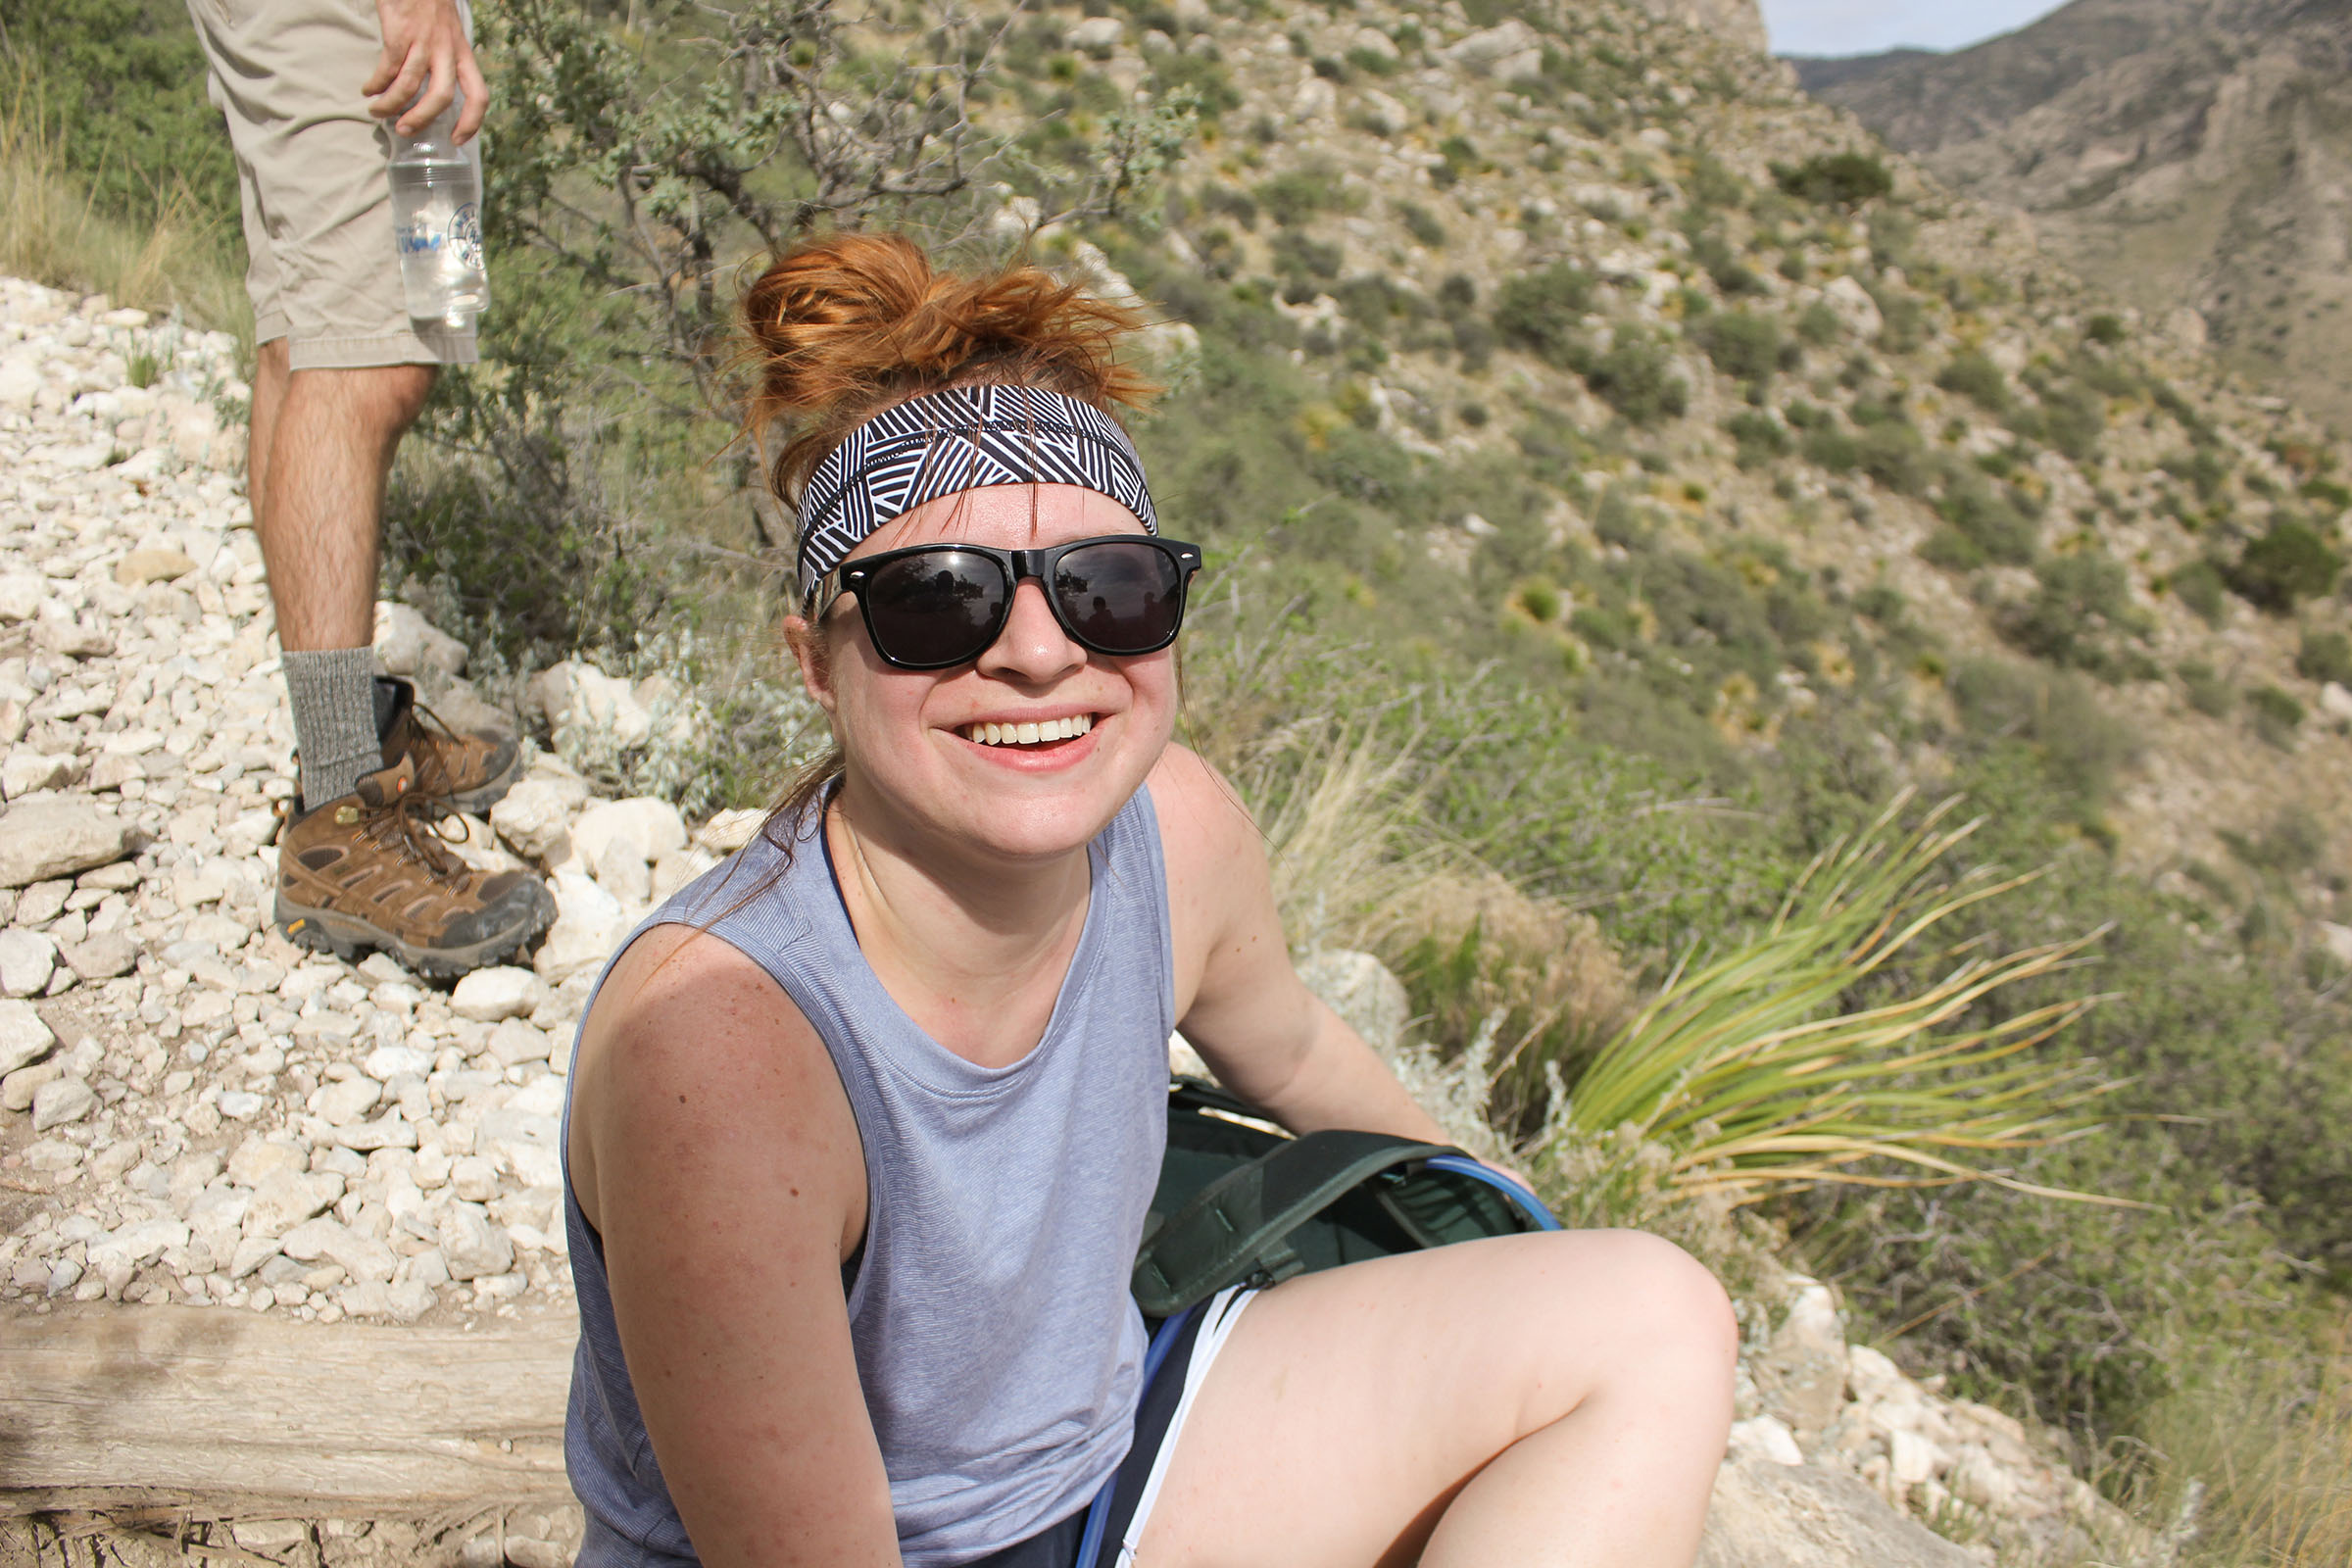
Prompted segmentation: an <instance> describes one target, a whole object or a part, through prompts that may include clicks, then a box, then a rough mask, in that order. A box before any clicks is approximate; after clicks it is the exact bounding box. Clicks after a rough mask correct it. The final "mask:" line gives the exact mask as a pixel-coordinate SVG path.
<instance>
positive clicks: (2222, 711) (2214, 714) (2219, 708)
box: [2173, 659, 2237, 718]
mask: <svg viewBox="0 0 2352 1568" xmlns="http://www.w3.org/2000/svg"><path fill="white" fill-rule="evenodd" d="M2173 672H2174V673H2175V674H2177V675H2179V676H2180V687H2181V690H2182V692H2183V693H2185V694H2186V696H2187V698H2188V706H2189V707H2191V708H2193V709H2195V710H2196V711H2198V712H2200V713H2203V714H2204V715H2205V716H2206V717H2208V718H2227V717H2229V711H2230V710H2231V709H2233V708H2235V707H2236V706H2237V692H2236V691H2235V690H2234V689H2233V688H2232V687H2231V686H2230V684H2229V681H2227V680H2226V679H2224V678H2223V677H2222V675H2221V674H2220V672H2219V671H2217V670H2216V669H2215V668H2214V667H2213V666H2212V665H2211V664H2208V663H2206V662H2204V661H2203V660H2201V659H2190V660H2184V661H2182V662H2181V663H2180V665H2179V667H2178V668H2176V669H2175V670H2174V671H2173Z"/></svg>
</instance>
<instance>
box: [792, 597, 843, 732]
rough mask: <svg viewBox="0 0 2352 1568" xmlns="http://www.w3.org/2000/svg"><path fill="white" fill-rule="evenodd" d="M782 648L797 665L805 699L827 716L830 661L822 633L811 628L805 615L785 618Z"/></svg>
mask: <svg viewBox="0 0 2352 1568" xmlns="http://www.w3.org/2000/svg"><path fill="white" fill-rule="evenodd" d="M784 646H785V647H786V648H788V649H790V650H791V651H792V658H793V662H795V663H797V664H799V665H800V666H801V685H802V686H803V687H804V688H805V689H806V690H807V691H808V693H809V701H810V702H812V703H814V704H816V706H817V707H819V708H821V709H823V710H824V711H825V714H826V716H827V717H831V716H832V713H833V660H832V657H831V655H830V654H829V653H828V652H827V651H826V649H825V638H824V633H822V632H820V631H818V630H817V629H816V628H815V627H814V626H811V625H810V624H809V619H808V617H807V616H805V615H786V616H785V617H784Z"/></svg>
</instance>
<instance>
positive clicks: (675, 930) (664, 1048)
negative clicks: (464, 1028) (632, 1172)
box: [569, 925, 862, 1220]
mask: <svg viewBox="0 0 2352 1568" xmlns="http://www.w3.org/2000/svg"><path fill="white" fill-rule="evenodd" d="M680 1140H691V1141H692V1142H693V1143H695V1144H696V1145H698V1146H700V1147H702V1148H705V1149H716V1148H724V1147H744V1146H747V1145H750V1146H757V1145H761V1144H766V1145H781V1146H784V1147H791V1148H797V1149H799V1150H802V1151H804V1152H806V1153H807V1154H809V1155H811V1156H813V1157H814V1158H815V1159H816V1160H817V1161H818V1162H819V1163H820V1164H827V1165H833V1164H838V1165H840V1166H841V1167H842V1168H841V1170H840V1171H839V1173H838V1174H839V1177H840V1179H841V1180H842V1181H843V1183H844V1184H845V1194H846V1195H847V1196H850V1197H852V1198H853V1199H855V1198H856V1197H857V1189H858V1187H859V1186H860V1184H861V1183H862V1162H861V1160H860V1158H859V1155H858V1140H857V1132H856V1118H855V1116H854V1114H853V1113H852V1111H851V1109H850V1105H849V1101H848V1097H847V1095H846V1093H845V1092H844V1091H843V1089H842V1087H841V1082H840V1077H839V1075H838V1074H837V1073H836V1072H835V1070H834V1067H833V1062H832V1058H831V1056H830V1054H828V1053H827V1052H826V1050H825V1046H824V1042H823V1040H822V1039H821V1038H819V1036H818V1035H817V1032H816V1030H815V1028H814V1027H813V1026H812V1025H811V1024H810V1023H809V1021H808V1019H807V1017H806V1016H805V1015H804V1014H803V1013H802V1012H801V1009H800V1008H799V1007H798V1006H797V1005H794V1003H793V1001H792V999H791V997H789V996H788V995H787V994H786V993H785V991H784V988H783V987H782V986H781V985H779V984H777V982H776V980H775V979H774V977H773V976H771V975H769V974H768V973H767V971H766V970H765V969H763V968H761V967H760V964H759V963H757V962H756V961H754V960H753V959H752V958H751V957H750V956H747V955H745V954H744V953H743V952H742V951H741V950H739V949H737V948H735V947H734V946H732V945H731V944H729V943H728V942H726V941H725V940H723V939H722V938H719V937H716V936H713V935H711V933H709V932H707V931H703V930H700V929H698V928H695V927H692V926H683V925H659V926H655V927H654V928H653V929H651V930H649V931H647V932H646V933H645V934H644V935H642V936H640V937H639V938H638V939H637V940H636V941H635V942H633V943H631V944H630V945H629V947H628V949H627V951H626V952H624V953H623V954H622V955H621V956H620V958H619V960H618V961H617V962H616V963H615V964H614V965H613V971H612V973H610V974H609V975H607V976H606V977H605V981H604V985H603V986H602V988H601V989H600V990H599V992H598V994H597V998H596V1002H595V1005H593V1006H592V1007H591V1008H590V1009H589V1013H588V1018H587V1022H586V1026H585V1027H584V1028H583V1029H582V1031H581V1037H580V1048H579V1053H578V1055H577V1057H576V1059H575V1060H574V1061H573V1064H572V1137H571V1139H570V1141H569V1154H570V1157H571V1161H572V1174H573V1178H574V1186H575V1188H576V1189H578V1190H579V1191H580V1192H581V1194H582V1197H583V1199H586V1198H587V1197H589V1196H590V1195H591V1194H593V1193H594V1191H595V1190H596V1187H597V1185H598V1184H597V1182H596V1179H595V1178H596V1175H597V1174H598V1168H599V1167H600V1166H603V1167H604V1168H605V1173H606V1174H612V1173H613V1167H614V1166H616V1165H617V1166H626V1167H630V1168H632V1169H633V1168H635V1167H637V1166H639V1165H640V1164H641V1163H642V1162H644V1161H646V1160H648V1159H653V1160H656V1161H657V1162H659V1161H662V1160H663V1159H664V1158H665V1157H666V1156H664V1155H662V1153H660V1151H662V1150H674V1149H676V1148H677V1147H679V1141H680ZM853 1206H856V1207H862V1202H861V1201H856V1202H854V1204H853ZM591 1218H592V1220H593V1218H594V1216H593V1215H591Z"/></svg>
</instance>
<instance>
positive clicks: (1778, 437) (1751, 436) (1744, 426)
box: [1723, 409, 1795, 468]
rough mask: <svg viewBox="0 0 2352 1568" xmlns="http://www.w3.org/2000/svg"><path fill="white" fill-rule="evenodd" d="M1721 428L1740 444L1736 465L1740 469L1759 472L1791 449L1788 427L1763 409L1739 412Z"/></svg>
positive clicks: (1792, 444)
mask: <svg viewBox="0 0 2352 1568" xmlns="http://www.w3.org/2000/svg"><path fill="white" fill-rule="evenodd" d="M1723 428H1724V430H1725V432H1726V433H1728V434H1729V435H1730V436H1731V438H1732V439H1733V440H1734V441H1736V442H1738V443H1739V447H1740V452H1739V460H1738V461H1739V464H1740V466H1741V467H1742V468H1760V467H1762V466H1764V465H1766V464H1767V463H1770V462H1771V461H1772V460H1773V459H1775V458H1784V457H1787V456H1788V455H1789V452H1790V451H1791V450H1792V449H1793V448H1794V445H1795V443H1794V442H1792V441H1791V440H1790V439H1789V427H1788V426H1787V425H1785V424H1783V423H1781V421H1780V420H1778V419H1776V418H1774V417H1772V416H1771V415H1769V414H1767V413H1765V412H1764V411H1763V410H1762V409H1742V410H1740V412H1739V413H1738V414H1735V415H1733V416H1732V417H1730V418H1728V419H1726V420H1724V421H1723Z"/></svg>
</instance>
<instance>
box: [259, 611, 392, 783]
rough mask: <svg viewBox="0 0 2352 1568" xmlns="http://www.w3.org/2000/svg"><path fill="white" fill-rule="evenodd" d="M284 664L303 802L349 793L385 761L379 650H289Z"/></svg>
mask: <svg viewBox="0 0 2352 1568" xmlns="http://www.w3.org/2000/svg"><path fill="white" fill-rule="evenodd" d="M283 662H284V665H285V671H286V695H287V696H288V697H289V698H291V699H292V700H293V704H294V745H295V747H296V749H297V750H299V751H300V752H301V754H302V804H303V806H304V807H305V808H306V809H307V808H309V807H314V806H323V805H325V804H326V803H327V802H328V801H332V800H336V799H339V798H340V797H342V796H345V795H349V794H350V793H351V792H352V791H353V790H354V789H356V788H357V787H358V786H359V782H360V775H361V774H362V773H372V772H374V771H375V770H376V769H377V768H379V767H382V766H383V765H384V749H383V742H381V741H380V740H378V739H376V732H375V650H374V649H372V648H327V649H321V650H319V651H316V652H303V653H289V654H287V655H286V656H285V657H284V661H283Z"/></svg>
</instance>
